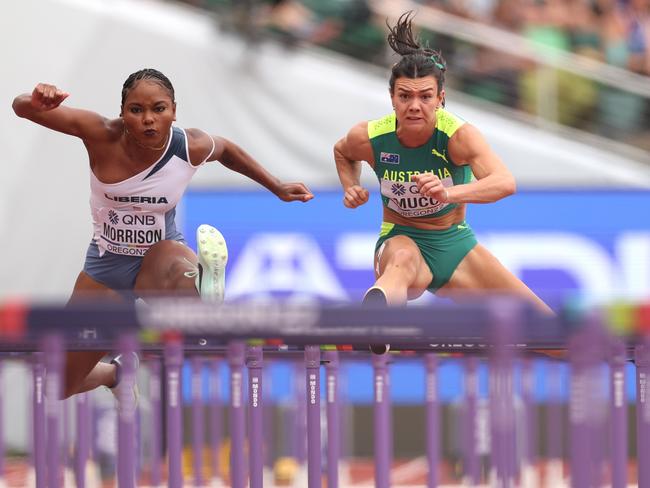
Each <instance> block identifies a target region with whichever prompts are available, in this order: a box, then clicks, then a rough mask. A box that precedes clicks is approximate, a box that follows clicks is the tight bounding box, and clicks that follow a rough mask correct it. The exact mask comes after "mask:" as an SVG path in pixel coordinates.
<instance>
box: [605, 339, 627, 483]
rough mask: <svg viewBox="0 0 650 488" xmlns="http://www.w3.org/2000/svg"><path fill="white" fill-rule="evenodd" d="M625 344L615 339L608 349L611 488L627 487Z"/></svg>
mask: <svg viewBox="0 0 650 488" xmlns="http://www.w3.org/2000/svg"><path fill="white" fill-rule="evenodd" d="M626 359H627V358H626V353H625V344H624V343H623V341H621V340H618V339H615V340H614V342H613V344H612V347H611V349H610V356H609V366H610V384H611V394H610V418H611V436H612V443H611V453H610V456H611V463H612V488H626V487H627V457H628V448H627V399H626V397H625V364H626Z"/></svg>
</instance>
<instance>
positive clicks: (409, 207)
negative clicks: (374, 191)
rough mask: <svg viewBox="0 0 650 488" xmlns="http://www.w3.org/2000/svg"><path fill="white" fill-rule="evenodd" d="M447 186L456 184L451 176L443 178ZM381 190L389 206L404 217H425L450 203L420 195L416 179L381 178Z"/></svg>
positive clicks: (443, 182)
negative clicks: (396, 179) (395, 179)
mask: <svg viewBox="0 0 650 488" xmlns="http://www.w3.org/2000/svg"><path fill="white" fill-rule="evenodd" d="M441 181H442V184H443V185H444V186H445V187H450V186H453V185H454V182H453V180H452V179H451V177H447V178H443V179H442V180H441ZM380 191H381V194H382V195H383V196H385V197H386V198H388V205H387V206H388V208H390V209H391V210H393V211H395V212H397V213H398V214H400V215H401V216H403V217H424V216H427V215H433V214H436V213H438V212H440V211H441V210H442V209H443V208H445V207H446V206H447V205H449V203H443V202H439V201H438V200H436V199H434V198H430V197H425V196H423V195H420V190H419V189H418V185H417V184H416V183H415V181H392V180H384V179H382V180H381V185H380Z"/></svg>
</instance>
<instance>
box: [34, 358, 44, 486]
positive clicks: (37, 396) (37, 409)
mask: <svg viewBox="0 0 650 488" xmlns="http://www.w3.org/2000/svg"><path fill="white" fill-rule="evenodd" d="M32 357H33V359H34V363H33V366H32V367H33V379H34V389H33V397H32V401H33V407H32V408H33V410H32V415H33V431H32V435H33V442H32V449H33V463H34V474H35V478H36V488H46V487H47V479H46V476H47V467H46V462H47V461H46V459H45V454H46V452H47V446H46V445H45V442H46V435H45V364H44V363H43V353H42V352H35V353H34V354H33V356H32Z"/></svg>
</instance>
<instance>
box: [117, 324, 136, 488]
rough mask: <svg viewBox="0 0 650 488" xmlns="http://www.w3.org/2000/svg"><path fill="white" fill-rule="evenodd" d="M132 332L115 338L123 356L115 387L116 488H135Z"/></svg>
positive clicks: (134, 403) (134, 408)
mask: <svg viewBox="0 0 650 488" xmlns="http://www.w3.org/2000/svg"><path fill="white" fill-rule="evenodd" d="M136 344H137V341H136V338H135V335H134V334H123V335H122V336H120V338H119V340H118V350H119V351H120V352H121V353H122V357H123V358H124V361H123V364H122V377H121V378H120V383H122V386H121V388H120V389H119V395H120V397H119V398H118V400H119V408H118V414H117V418H118V422H117V448H118V458H117V484H118V486H119V488H135V486H136V480H135V458H136V445H135V443H136V440H135V439H136V411H137V408H138V407H137V404H136V399H135V397H134V396H133V388H134V385H135V383H136V370H135V362H134V360H133V355H134V354H135V353H136V350H137V345H136Z"/></svg>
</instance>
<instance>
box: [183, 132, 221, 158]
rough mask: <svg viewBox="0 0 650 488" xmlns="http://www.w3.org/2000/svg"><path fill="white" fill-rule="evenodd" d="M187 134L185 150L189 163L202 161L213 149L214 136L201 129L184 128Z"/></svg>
mask: <svg viewBox="0 0 650 488" xmlns="http://www.w3.org/2000/svg"><path fill="white" fill-rule="evenodd" d="M185 134H186V135H187V152H188V154H189V156H190V162H191V163H193V164H194V163H195V162H196V163H197V164H198V163H200V162H202V161H204V160H205V159H206V158H207V157H208V156H210V154H211V153H212V152H213V150H214V146H215V140H214V138H213V137H212V136H211V135H210V134H208V133H207V132H205V131H202V130H201V129H195V128H189V129H185Z"/></svg>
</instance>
